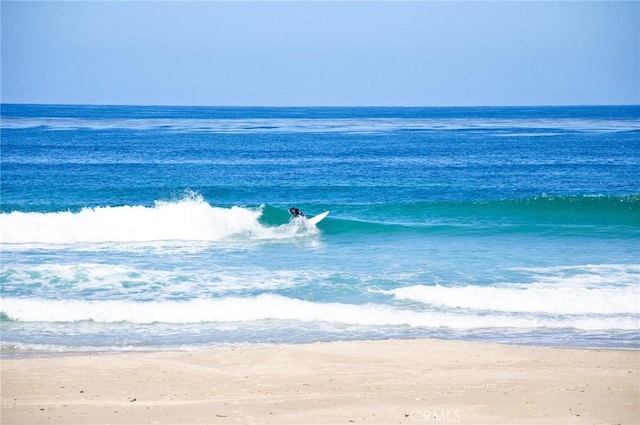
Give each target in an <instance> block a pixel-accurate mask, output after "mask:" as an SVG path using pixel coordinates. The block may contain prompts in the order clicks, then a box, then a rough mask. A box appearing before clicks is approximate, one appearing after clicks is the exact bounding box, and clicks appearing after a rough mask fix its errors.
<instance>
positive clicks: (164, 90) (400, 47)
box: [0, 0, 640, 106]
mask: <svg viewBox="0 0 640 425" xmlns="http://www.w3.org/2000/svg"><path fill="white" fill-rule="evenodd" d="M0 14H1V24H2V25H1V37H2V40H1V43H2V46H1V47H2V51H1V53H2V57H1V93H0V96H1V101H2V102H3V103H53V104H56V103H58V104H117V105H211V106H495V105H599V104H640V2H638V1H622V2H616V1H586V2H581V1H537V2H524V1H491V2H489V1H449V2H444V1H408V2H382V1H351V2H344V1H316V2H313V1H296V2H294V1H283V2H268V1H266V2H265V1H263V2H248V1H236V2H213V1H194V2H178V1H46V2H38V1H7V0H2V1H1V3H0Z"/></svg>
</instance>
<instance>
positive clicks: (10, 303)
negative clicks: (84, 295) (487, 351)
mask: <svg viewBox="0 0 640 425" xmlns="http://www.w3.org/2000/svg"><path fill="white" fill-rule="evenodd" d="M0 303H1V304H0V305H1V311H2V313H3V314H4V315H5V316H6V318H8V319H9V320H15V321H21V322H44V323H47V322H48V323H51V322H78V321H93V322H98V323H116V322H128V323H137V324H151V323H173V324H184V323H203V322H214V323H220V322H251V321H258V320H286V321H300V322H313V323H322V322H330V323H338V324H342V325H350V326H374V327H375V326H407V327H412V328H415V327H422V328H449V329H481V328H519V329H531V328H576V329H585V330H606V329H621V330H635V329H637V327H638V318H637V317H636V318H634V317H627V316H620V317H591V316H576V317H572V316H565V317H560V318H557V317H556V318H545V317H542V316H536V315H505V314H495V315H486V314H485V315H483V314H478V315H477V314H468V313H464V312H456V311H451V312H437V311H419V310H411V309H403V308H398V307H392V306H384V305H378V304H347V303H337V302H333V303H320V302H312V301H305V300H300V299H295V298H289V297H284V296H280V295H275V294H262V295H258V296H253V297H223V298H218V299H216V298H212V299H194V300H189V301H150V302H134V301H129V300H127V301H115V300H111V301H84V300H53V299H31V298H30V299H26V298H3V299H2V300H1V301H0Z"/></svg>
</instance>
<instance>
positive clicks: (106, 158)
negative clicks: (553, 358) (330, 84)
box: [0, 104, 640, 354]
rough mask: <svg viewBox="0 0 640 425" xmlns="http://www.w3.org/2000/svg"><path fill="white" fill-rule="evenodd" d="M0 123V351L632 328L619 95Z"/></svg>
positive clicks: (633, 288)
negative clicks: (603, 101)
mask: <svg viewBox="0 0 640 425" xmlns="http://www.w3.org/2000/svg"><path fill="white" fill-rule="evenodd" d="M1 136H2V139H1V143H2V145H1V148H2V151H1V152H2V158H1V160H2V163H1V166H2V169H1V171H2V172H1V179H2V181H1V183H2V186H1V189H2V193H1V195H2V199H1V212H0V232H1V237H2V240H1V242H2V244H1V255H2V268H1V275H0V285H1V289H2V301H1V303H2V304H1V308H0V310H1V313H0V314H1V316H0V317H1V321H0V324H1V326H2V350H3V353H18V354H20V353H26V352H33V351H46V352H49V351H54V352H58V351H86V350H139V349H173V348H192V347H206V346H216V345H224V344H237V343H262V342H293V343H297V342H309V341H321V340H322V341H325V340H341V339H372V338H373V339H379V338H396V337H399V338H417V337H425V336H426V337H441V338H458V339H474V340H491V341H500V342H516V343H525V344H543V345H559V346H589V347H602V346H606V347H635V348H638V347H639V346H640V336H639V332H638V331H639V329H640V261H639V259H640V179H638V177H637V176H639V175H640V137H639V136H640V107H637V106H627V107H622V106H620V107H540V108H204V107H125V106H122V107H120V106H46V105H6V104H4V105H2V134H1ZM291 206H297V207H298V208H300V209H301V210H303V211H304V212H305V213H306V214H307V215H308V216H312V215H315V214H318V213H320V212H322V211H326V210H329V211H331V212H330V214H329V216H328V217H327V218H326V219H325V220H324V221H322V222H321V223H319V224H318V225H317V226H313V225H310V224H309V223H307V222H306V221H305V220H303V219H292V218H291V216H290V214H289V213H288V209H289V208H290V207H291Z"/></svg>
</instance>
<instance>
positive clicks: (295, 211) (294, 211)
mask: <svg viewBox="0 0 640 425" xmlns="http://www.w3.org/2000/svg"><path fill="white" fill-rule="evenodd" d="M289 212H290V213H291V214H293V216H294V217H304V213H303V212H302V211H300V210H299V209H297V208H296V207H291V208H289Z"/></svg>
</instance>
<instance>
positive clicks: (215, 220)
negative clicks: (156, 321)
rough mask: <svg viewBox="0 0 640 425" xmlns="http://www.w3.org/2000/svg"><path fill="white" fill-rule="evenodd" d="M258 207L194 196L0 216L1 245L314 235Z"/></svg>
mask: <svg viewBox="0 0 640 425" xmlns="http://www.w3.org/2000/svg"><path fill="white" fill-rule="evenodd" d="M261 215H262V208H244V207H238V206H234V207H231V208H221V207H215V206H212V205H210V204H208V203H207V202H205V201H204V200H203V199H202V198H201V197H199V196H189V197H187V198H185V199H183V200H181V201H177V202H156V204H155V205H154V206H153V207H146V206H118V207H96V208H84V209H82V210H81V211H79V212H52V213H37V212H28V213H25V212H11V213H4V214H0V241H1V242H2V243H4V244H51V245H68V244H77V243H108V242H118V243H139V242H157V241H194V242H198V241H199V242H220V241H233V240H238V239H240V240H247V239H249V240H265V239H284V238H292V237H296V236H300V235H301V234H302V235H308V234H310V233H314V231H316V232H317V230H316V229H314V228H313V227H311V226H302V225H300V223H297V222H291V223H287V224H283V225H281V226H273V227H269V226H265V225H263V224H261V223H260V222H259V218H260V216H261Z"/></svg>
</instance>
